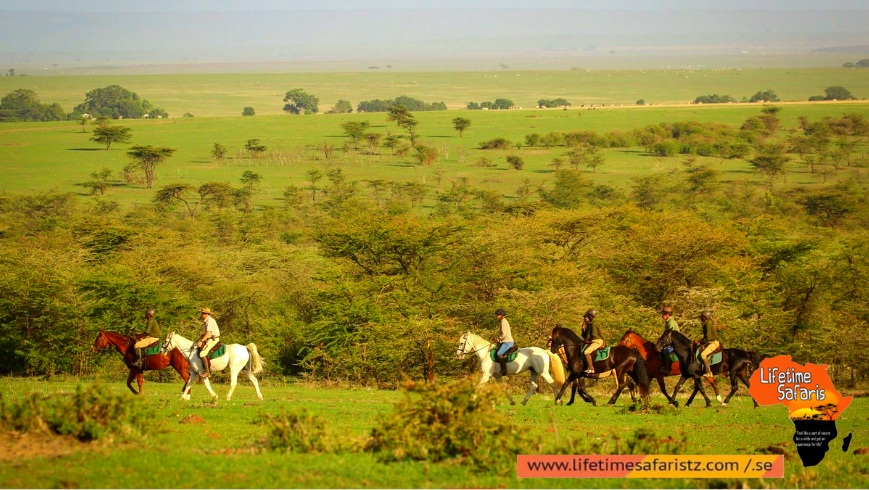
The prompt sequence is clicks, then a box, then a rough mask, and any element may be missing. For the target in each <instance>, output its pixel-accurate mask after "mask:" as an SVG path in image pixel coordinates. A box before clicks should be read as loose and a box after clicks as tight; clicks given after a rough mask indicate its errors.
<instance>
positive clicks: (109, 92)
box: [74, 85, 165, 119]
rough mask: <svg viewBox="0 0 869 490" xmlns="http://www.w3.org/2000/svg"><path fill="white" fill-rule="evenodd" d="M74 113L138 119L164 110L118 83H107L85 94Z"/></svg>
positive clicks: (162, 112)
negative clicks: (83, 99) (105, 85)
mask: <svg viewBox="0 0 869 490" xmlns="http://www.w3.org/2000/svg"><path fill="white" fill-rule="evenodd" d="M74 113H77V114H90V115H92V116H94V117H97V116H106V117H109V118H111V119H121V118H123V119H140V118H142V117H144V116H145V115H146V114H148V115H151V114H152V113H154V114H155V115H156V114H160V115H162V114H165V111H163V110H162V109H158V108H156V107H154V106H152V105H151V103H150V102H148V101H147V100H144V99H142V98H140V97H139V95H138V94H136V93H135V92H131V91H129V90H127V89H125V88H124V87H121V86H120V85H109V86H107V87H103V88H98V89H94V90H91V91H90V92H88V93H87V94H85V101H84V102H82V103H81V104H79V105H77V106H75V110H74Z"/></svg>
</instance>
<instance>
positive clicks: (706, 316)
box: [700, 310, 712, 322]
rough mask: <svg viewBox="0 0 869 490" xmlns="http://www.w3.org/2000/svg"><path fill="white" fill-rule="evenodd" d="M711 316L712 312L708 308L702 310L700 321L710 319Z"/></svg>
mask: <svg viewBox="0 0 869 490" xmlns="http://www.w3.org/2000/svg"><path fill="white" fill-rule="evenodd" d="M711 318H712V312H711V311H709V310H703V312H702V313H700V321H704V322H705V321H707V320H710V319H711Z"/></svg>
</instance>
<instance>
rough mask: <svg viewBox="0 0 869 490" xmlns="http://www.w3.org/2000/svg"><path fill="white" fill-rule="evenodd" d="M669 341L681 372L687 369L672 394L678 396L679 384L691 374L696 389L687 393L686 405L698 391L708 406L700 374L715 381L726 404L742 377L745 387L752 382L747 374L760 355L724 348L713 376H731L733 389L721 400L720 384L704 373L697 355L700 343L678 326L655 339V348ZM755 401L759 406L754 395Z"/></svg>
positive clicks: (714, 366) (712, 381)
mask: <svg viewBox="0 0 869 490" xmlns="http://www.w3.org/2000/svg"><path fill="white" fill-rule="evenodd" d="M667 345H672V346H673V349H674V351H675V354H676V357H678V358H679V364H680V365H681V367H682V372H683V373H687V374H683V375H682V377H681V378H679V381H678V382H677V383H676V387H675V388H674V389H673V397H672V398H673V399H675V398H676V394H677V393H679V388H681V387H682V383H684V382H685V381H686V380H687V379H688V378H692V379H693V380H694V391H693V392H692V393H691V396H689V397H688V401H687V402H685V406H686V407H687V406H689V405H691V402H692V401H694V397H695V396H696V395H697V393H700V394H701V395H702V396H703V398H704V399H706V406H707V407H708V406H709V405H710V403H709V398H707V397H706V393H705V392H704V391H703V385H702V384H701V382H700V378H701V377H702V378H704V379H706V380H707V381H708V382H709V383H710V384H711V385H712V389H713V390H715V397H716V398H717V399H718V401H719V402H721V404H722V405H724V406H727V403H728V402H729V401H730V398H731V397H732V396H733V395H734V394H735V393H736V391H737V390H738V389H739V381H742V383H743V384H745V386H746V387H748V386H749V384H748V376H747V374H749V373H750V372H751V371H752V368H753V366H754V362H753V359H754V358H757V357H758V356H757V355H754V356H753V355H752V354H749V353H748V352H746V351H744V350H741V349H724V350H722V351H721V362H719V363H717V364H713V365H712V366H711V368H712V375H713V376H716V375H724V376H729V377H730V393H729V394H728V395H727V398H725V399H724V400H723V401H722V400H721V395H719V394H718V385H716V383H715V378H714V377H713V378H709V377H707V376H705V369H704V367H703V364H702V363H701V362H700V359H699V358H698V357H697V352H696V351H697V345H696V344H694V343H693V342H691V340H689V339H688V338H687V337H685V336H684V335H682V334H681V333H679V332H676V331H675V330H667V331H666V332H664V334H663V335H661V338H660V339H658V341H657V342H655V347H656V348H662V347H665V346H667ZM752 401H753V402H754V406H755V407H757V402H756V401H754V399H753V398H752Z"/></svg>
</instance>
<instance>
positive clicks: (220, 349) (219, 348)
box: [208, 342, 226, 360]
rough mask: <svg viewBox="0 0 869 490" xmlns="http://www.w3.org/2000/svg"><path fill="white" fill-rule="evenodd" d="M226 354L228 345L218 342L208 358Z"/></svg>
mask: <svg viewBox="0 0 869 490" xmlns="http://www.w3.org/2000/svg"><path fill="white" fill-rule="evenodd" d="M224 354H226V346H225V345H223V343H222V342H217V343H216V344H214V347H212V348H211V350H210V351H209V352H208V359H209V360H211V359H217V358H218V357H220V356H222V355H224Z"/></svg>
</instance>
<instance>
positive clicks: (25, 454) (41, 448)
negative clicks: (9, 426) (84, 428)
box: [0, 432, 93, 461]
mask: <svg viewBox="0 0 869 490" xmlns="http://www.w3.org/2000/svg"><path fill="white" fill-rule="evenodd" d="M92 450H93V445H91V444H88V443H85V442H80V441H79V440H77V439H76V438H74V437H68V436H47V435H42V434H28V433H20V432H2V433H0V461H15V460H20V459H27V458H35V457H37V456H46V457H57V456H64V455H67V454H72V453H75V452H78V451H92Z"/></svg>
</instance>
